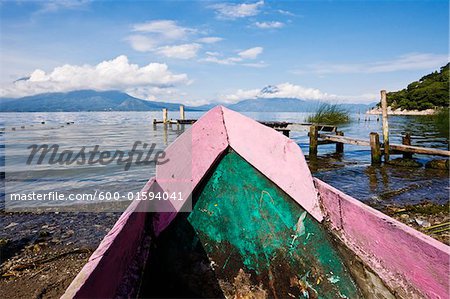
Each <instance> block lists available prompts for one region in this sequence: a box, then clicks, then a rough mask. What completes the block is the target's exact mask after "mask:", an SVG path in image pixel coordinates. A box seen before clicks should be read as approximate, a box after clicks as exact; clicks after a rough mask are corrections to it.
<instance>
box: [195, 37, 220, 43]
mask: <svg viewBox="0 0 450 299" xmlns="http://www.w3.org/2000/svg"><path fill="white" fill-rule="evenodd" d="M221 40H223V38H221V37H215V36H208V37H202V38H199V39H198V40H197V42H199V43H204V44H213V43H217V42H220V41H221Z"/></svg>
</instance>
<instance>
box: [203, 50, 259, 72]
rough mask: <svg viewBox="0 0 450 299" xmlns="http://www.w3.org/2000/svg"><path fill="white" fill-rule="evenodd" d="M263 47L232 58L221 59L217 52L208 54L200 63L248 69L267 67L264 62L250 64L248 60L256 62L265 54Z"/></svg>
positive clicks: (245, 51) (242, 52)
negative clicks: (255, 60) (246, 67)
mask: <svg viewBox="0 0 450 299" xmlns="http://www.w3.org/2000/svg"><path fill="white" fill-rule="evenodd" d="M263 50H264V49H263V48H262V47H254V48H250V49H246V50H243V51H240V52H238V53H237V56H232V57H221V55H220V53H217V52H206V55H207V56H206V58H203V59H201V60H200V61H205V62H211V63H217V64H222V65H243V66H248V67H266V66H267V65H266V64H265V63H264V62H263V61H260V62H248V60H254V59H256V58H258V56H259V55H260V54H261V53H262V52H263Z"/></svg>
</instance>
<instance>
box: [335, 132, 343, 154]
mask: <svg viewBox="0 0 450 299" xmlns="http://www.w3.org/2000/svg"><path fill="white" fill-rule="evenodd" d="M336 136H344V132H342V131H337V132H336ZM343 152H344V143H343V142H337V143H336V153H339V154H342V153H343Z"/></svg>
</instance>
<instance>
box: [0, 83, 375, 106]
mask: <svg viewBox="0 0 450 299" xmlns="http://www.w3.org/2000/svg"><path fill="white" fill-rule="evenodd" d="M265 90H267V88H264V89H262V93H264V92H265ZM321 103H322V102H319V101H312V100H300V99H290V98H257V99H249V100H243V101H240V102H238V103H235V104H222V105H224V106H226V107H228V108H230V109H233V110H235V111H240V112H313V111H316V110H317V108H318V107H319V106H320V104H321ZM216 105H219V103H213V104H208V105H203V106H198V107H185V110H186V111H206V110H209V109H211V108H213V107H214V106H216ZM179 106H180V104H174V103H164V102H155V101H145V100H141V99H138V98H135V97H132V96H130V95H128V94H126V93H123V92H120V91H94V90H77V91H71V92H66V93H60V92H58V93H44V94H39V95H34V96H28V97H23V98H19V99H10V98H8V99H7V98H3V99H0V112H64V111H66V112H76V111H159V110H161V109H162V108H167V109H169V110H172V111H178V109H179ZM373 106H374V104H370V105H366V104H341V107H342V108H344V109H346V110H348V111H350V112H358V111H361V112H364V111H366V110H368V109H370V107H373Z"/></svg>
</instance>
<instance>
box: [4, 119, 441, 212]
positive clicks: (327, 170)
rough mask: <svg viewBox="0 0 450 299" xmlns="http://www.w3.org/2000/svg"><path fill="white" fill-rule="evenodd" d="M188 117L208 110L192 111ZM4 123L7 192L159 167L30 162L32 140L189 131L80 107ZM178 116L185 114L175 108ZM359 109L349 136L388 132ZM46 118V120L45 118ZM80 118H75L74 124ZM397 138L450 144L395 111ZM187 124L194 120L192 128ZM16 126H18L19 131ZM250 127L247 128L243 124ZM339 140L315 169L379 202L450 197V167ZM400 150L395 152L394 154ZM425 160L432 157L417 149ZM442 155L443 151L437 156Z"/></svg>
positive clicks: (116, 179)
mask: <svg viewBox="0 0 450 299" xmlns="http://www.w3.org/2000/svg"><path fill="white" fill-rule="evenodd" d="M186 114H187V115H186V117H187V118H198V117H200V116H201V115H202V114H203V113H200V112H187V113H186ZM244 114H246V115H248V116H249V117H251V118H253V119H257V120H273V121H292V122H304V121H305V119H306V117H307V116H308V114H307V113H244ZM0 115H1V119H2V120H3V124H1V127H3V128H5V131H4V132H1V138H2V141H1V148H0V155H1V161H2V163H3V162H4V163H5V164H6V167H5V170H6V178H5V182H6V192H9V191H10V190H14V191H15V192H24V193H26V192H31V191H39V192H45V191H58V190H69V189H70V190H73V191H74V192H85V193H89V192H94V191H95V190H97V191H103V192H120V193H123V194H126V193H127V192H137V191H139V190H140V189H141V188H142V187H143V185H144V184H145V183H146V181H147V180H148V179H149V178H151V177H152V176H154V174H155V166H154V164H151V165H140V166H136V165H133V166H132V167H131V168H130V169H129V170H128V171H124V166H123V165H117V164H116V163H112V164H109V165H98V164H96V165H81V166H80V165H69V166H66V165H64V166H59V165H58V167H55V166H50V165H48V164H43V165H33V166H32V167H31V166H30V165H26V163H24V161H26V160H27V158H28V155H29V154H30V150H29V149H27V147H28V146H29V145H31V144H49V145H51V144H59V145H60V147H61V149H73V150H76V149H80V148H81V147H82V146H86V147H93V146H94V145H99V146H100V149H101V150H123V151H129V150H131V148H132V146H133V144H134V142H136V141H142V142H146V143H149V144H150V143H155V145H156V147H155V151H157V150H163V149H164V148H165V147H166V146H167V145H168V144H170V143H171V142H172V141H174V140H175V139H176V138H177V137H178V136H179V135H180V134H181V133H183V131H184V129H183V128H181V127H177V125H172V126H168V127H167V129H164V126H162V125H157V126H154V125H153V124H152V120H153V119H154V118H158V119H160V118H161V113H160V112H77V113H63V112H61V113H0ZM169 117H170V118H174V119H175V118H178V112H176V113H175V112H173V113H169ZM365 118H369V116H365V115H361V116H359V115H352V122H351V123H350V124H348V125H343V126H340V127H339V130H342V131H344V133H345V135H346V136H351V137H355V138H361V139H368V136H369V133H370V132H379V133H381V121H377V116H373V115H372V116H370V121H365ZM41 122H45V124H41ZM68 122H69V123H70V122H73V124H67V123H68ZM389 125H390V134H391V143H401V136H402V135H403V134H404V133H405V132H410V133H411V135H412V144H413V145H419V146H425V147H434V148H441V149H448V137H447V136H445V135H443V134H441V133H438V130H437V128H436V127H435V125H434V123H433V120H432V118H430V117H426V116H425V117H423V116H422V117H415V116H391V117H390V118H389ZM186 127H187V126H186ZM13 128H15V130H13ZM242 129H243V130H245V128H242ZM307 133H308V132H307V128H306V127H305V128H304V129H301V128H300V129H299V130H296V131H291V135H290V137H291V139H293V140H294V141H295V142H297V143H298V144H299V145H300V147H301V148H302V150H303V152H304V154H308V137H307ZM334 149H335V146H334V145H322V146H319V157H320V158H319V162H318V163H312V164H311V165H310V166H311V169H312V171H313V175H314V176H316V177H319V178H321V179H322V180H324V181H325V182H327V183H329V184H331V185H333V186H335V187H336V188H338V189H340V190H342V191H344V192H346V193H348V194H350V195H352V196H354V197H356V198H357V199H359V200H361V201H363V202H366V203H368V204H370V205H372V206H384V205H392V204H394V205H400V206H401V205H405V204H414V203H419V202H423V201H432V202H435V203H445V202H446V201H448V195H449V178H448V172H447V171H442V170H430V169H425V168H424V167H422V168H403V167H395V166H388V165H383V166H379V167H373V166H371V165H370V148H369V147H360V146H352V145H345V150H344V154H343V155H341V156H336V155H334V154H333V152H334ZM395 157H399V156H392V158H395ZM416 158H418V159H419V161H420V162H422V163H425V162H426V161H428V160H430V159H431V157H427V156H420V155H417V156H416ZM434 158H436V157H434Z"/></svg>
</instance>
